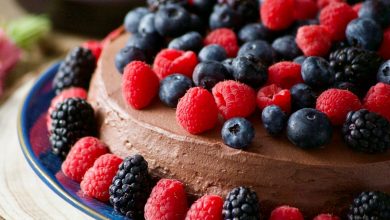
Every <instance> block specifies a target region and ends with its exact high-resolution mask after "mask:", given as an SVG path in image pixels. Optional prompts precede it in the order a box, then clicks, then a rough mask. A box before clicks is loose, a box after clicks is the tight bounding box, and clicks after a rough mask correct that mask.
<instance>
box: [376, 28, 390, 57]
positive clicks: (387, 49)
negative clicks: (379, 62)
mask: <svg viewBox="0 0 390 220" xmlns="http://www.w3.org/2000/svg"><path fill="white" fill-rule="evenodd" d="M378 52H379V55H380V56H381V57H382V58H383V59H390V28H387V29H385V30H384V33H383V41H382V44H381V46H380V48H379V51H378Z"/></svg>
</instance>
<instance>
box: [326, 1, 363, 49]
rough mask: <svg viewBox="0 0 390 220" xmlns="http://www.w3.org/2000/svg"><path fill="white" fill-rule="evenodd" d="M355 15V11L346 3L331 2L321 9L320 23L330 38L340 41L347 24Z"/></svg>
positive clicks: (343, 37)
mask: <svg viewBox="0 0 390 220" xmlns="http://www.w3.org/2000/svg"><path fill="white" fill-rule="evenodd" d="M357 17H358V15H357V13H356V12H355V11H354V10H353V8H352V7H351V6H349V5H348V4H347V3H344V2H341V3H333V4H329V5H328V6H326V7H325V8H324V9H322V11H321V13H320V24H321V25H322V26H324V27H325V28H326V29H327V30H328V32H329V36H330V38H331V39H332V40H334V41H342V40H344V39H345V29H346V28H347V25H348V24H349V22H350V21H352V20H353V19H355V18H357Z"/></svg>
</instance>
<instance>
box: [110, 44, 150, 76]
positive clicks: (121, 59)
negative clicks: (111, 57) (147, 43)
mask: <svg viewBox="0 0 390 220" xmlns="http://www.w3.org/2000/svg"><path fill="white" fill-rule="evenodd" d="M136 60H138V61H146V56H145V53H144V51H143V50H141V49H139V48H136V47H131V46H126V47H125V48H123V49H121V50H120V51H119V53H117V54H116V56H115V66H116V68H117V69H118V71H119V72H120V73H123V69H124V68H125V67H126V66H127V64H129V63H130V62H132V61H136Z"/></svg>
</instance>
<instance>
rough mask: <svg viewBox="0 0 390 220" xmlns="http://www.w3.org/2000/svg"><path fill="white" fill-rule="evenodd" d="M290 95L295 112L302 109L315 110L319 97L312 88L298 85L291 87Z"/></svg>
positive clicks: (302, 84)
mask: <svg viewBox="0 0 390 220" xmlns="http://www.w3.org/2000/svg"><path fill="white" fill-rule="evenodd" d="M290 93H291V108H292V110H293V111H294V112H295V111H297V110H299V109H302V108H314V106H315V104H316V100H317V95H316V93H315V92H314V91H313V89H312V88H311V87H310V86H308V85H306V84H304V83H298V84H296V85H294V86H293V87H291V89H290Z"/></svg>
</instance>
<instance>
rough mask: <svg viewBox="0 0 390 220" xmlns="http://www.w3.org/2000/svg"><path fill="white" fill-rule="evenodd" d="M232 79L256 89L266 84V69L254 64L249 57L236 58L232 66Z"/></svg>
mask: <svg viewBox="0 0 390 220" xmlns="http://www.w3.org/2000/svg"><path fill="white" fill-rule="evenodd" d="M232 70H233V78H234V79H235V80H237V81H240V82H242V83H245V84H248V85H250V86H252V87H254V88H258V87H260V86H261V85H263V84H264V83H265V82H267V79H268V73H267V67H266V66H264V65H262V64H261V63H257V62H255V60H254V59H251V57H247V56H244V57H237V58H235V59H234V60H233V64H232Z"/></svg>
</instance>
